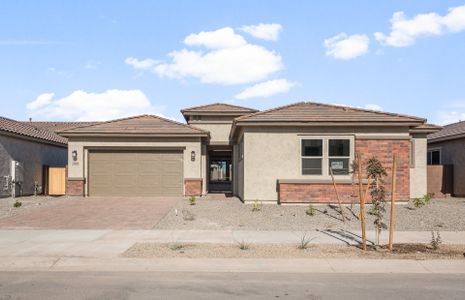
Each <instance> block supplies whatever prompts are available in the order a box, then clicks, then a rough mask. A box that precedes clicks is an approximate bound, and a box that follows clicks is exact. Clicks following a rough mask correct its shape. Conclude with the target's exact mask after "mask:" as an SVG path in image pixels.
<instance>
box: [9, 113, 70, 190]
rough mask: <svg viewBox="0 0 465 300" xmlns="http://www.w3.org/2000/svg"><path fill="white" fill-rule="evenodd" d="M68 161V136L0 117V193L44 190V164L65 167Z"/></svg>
mask: <svg viewBox="0 0 465 300" xmlns="http://www.w3.org/2000/svg"><path fill="white" fill-rule="evenodd" d="M67 162H68V158H67V140H66V138H64V137H62V136H60V135H58V134H56V133H54V132H53V131H50V130H47V129H44V128H41V127H39V126H35V125H34V124H32V123H29V122H18V121H15V120H11V119H8V118H4V117H0V197H9V196H13V195H14V196H22V195H31V194H34V193H35V192H38V193H41V190H42V188H43V184H44V167H46V166H49V167H65V166H66V164H67Z"/></svg>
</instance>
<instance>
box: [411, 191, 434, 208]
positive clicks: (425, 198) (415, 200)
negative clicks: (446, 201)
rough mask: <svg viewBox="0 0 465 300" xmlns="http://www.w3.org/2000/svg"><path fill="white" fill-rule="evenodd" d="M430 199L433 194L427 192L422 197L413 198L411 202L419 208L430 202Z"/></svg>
mask: <svg viewBox="0 0 465 300" xmlns="http://www.w3.org/2000/svg"><path fill="white" fill-rule="evenodd" d="M432 199H433V194H431V193H428V194H425V195H424V196H423V197H418V198H413V200H412V203H413V206H415V207H416V208H420V207H422V206H424V205H426V204H430V203H431V200H432Z"/></svg>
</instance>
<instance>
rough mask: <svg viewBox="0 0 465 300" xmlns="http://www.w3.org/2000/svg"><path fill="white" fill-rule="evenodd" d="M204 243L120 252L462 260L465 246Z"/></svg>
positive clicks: (141, 245) (148, 245)
mask: <svg viewBox="0 0 465 300" xmlns="http://www.w3.org/2000/svg"><path fill="white" fill-rule="evenodd" d="M241 246H244V245H242V244H239V243H238V244H203V243H185V244H182V243H170V244H165V243H136V244H134V246H132V247H131V248H129V249H128V250H127V251H126V252H124V253H123V254H122V256H123V257H136V258H160V257H167V258H181V257H182V258H366V259H417V260H426V259H464V252H465V246H463V245H444V246H441V247H440V248H439V249H437V250H434V249H432V248H431V247H430V246H429V245H426V244H396V245H394V249H393V253H390V252H389V250H388V249H387V248H386V247H380V248H378V249H375V248H372V247H371V248H369V249H368V250H367V252H366V254H365V255H363V254H362V251H361V250H360V249H359V248H358V247H356V246H346V245H310V246H308V248H306V249H299V248H298V245H282V244H248V245H247V246H248V249H247V250H241V248H244V247H241Z"/></svg>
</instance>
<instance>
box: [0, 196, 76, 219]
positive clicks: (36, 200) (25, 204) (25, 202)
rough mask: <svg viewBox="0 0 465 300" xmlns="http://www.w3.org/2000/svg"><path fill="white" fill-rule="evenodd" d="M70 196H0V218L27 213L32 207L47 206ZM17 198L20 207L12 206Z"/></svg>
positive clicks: (69, 198)
mask: <svg viewBox="0 0 465 300" xmlns="http://www.w3.org/2000/svg"><path fill="white" fill-rule="evenodd" d="M73 199H75V198H72V197H66V196H62V197H51V196H36V197H35V196H25V197H19V198H11V197H10V198H0V219H1V218H6V217H11V216H17V215H22V214H27V213H29V212H31V211H32V210H34V209H37V208H41V207H47V206H52V205H56V204H59V203H62V202H63V201H72V200H73ZM16 200H18V201H19V202H21V206H20V207H14V206H13V205H14V203H15V202H16Z"/></svg>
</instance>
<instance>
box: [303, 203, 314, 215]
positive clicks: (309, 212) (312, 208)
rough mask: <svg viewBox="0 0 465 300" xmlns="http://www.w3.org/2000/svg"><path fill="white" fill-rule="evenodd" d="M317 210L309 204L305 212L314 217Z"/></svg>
mask: <svg viewBox="0 0 465 300" xmlns="http://www.w3.org/2000/svg"><path fill="white" fill-rule="evenodd" d="M315 212H316V209H315V207H314V206H313V205H311V204H310V205H309V206H308V208H307V210H306V211H305V213H306V214H307V216H310V217H313V216H314V215H315Z"/></svg>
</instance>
